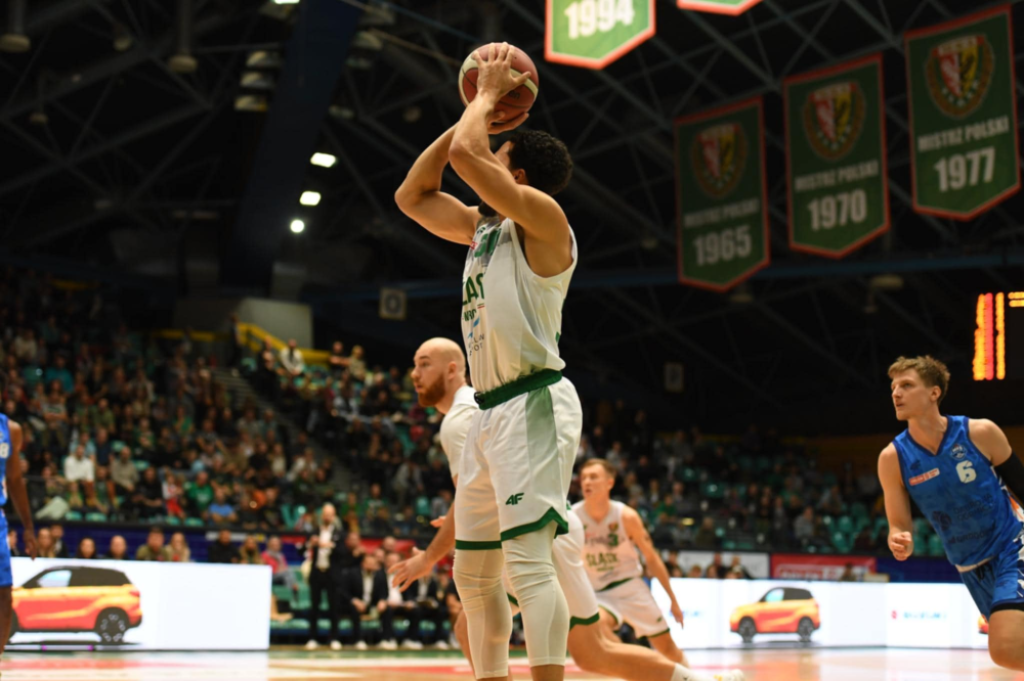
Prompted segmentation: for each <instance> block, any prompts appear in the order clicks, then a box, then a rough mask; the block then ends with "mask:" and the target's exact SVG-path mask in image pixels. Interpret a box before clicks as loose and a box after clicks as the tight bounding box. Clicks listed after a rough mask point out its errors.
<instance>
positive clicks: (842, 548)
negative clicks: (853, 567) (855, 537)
mask: <svg viewBox="0 0 1024 681" xmlns="http://www.w3.org/2000/svg"><path fill="white" fill-rule="evenodd" d="M832 546H834V547H835V549H836V551H838V552H839V553H849V552H850V551H851V550H852V549H853V542H851V541H850V536H849V535H847V534H846V533H844V532H836V533H834V534H833V535H832Z"/></svg>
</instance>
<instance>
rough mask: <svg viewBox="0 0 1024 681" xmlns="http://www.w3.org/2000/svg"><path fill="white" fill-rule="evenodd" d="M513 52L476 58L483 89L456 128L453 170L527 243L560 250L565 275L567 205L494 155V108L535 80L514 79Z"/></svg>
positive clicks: (569, 255)
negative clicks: (515, 227) (519, 180)
mask: <svg viewBox="0 0 1024 681" xmlns="http://www.w3.org/2000/svg"><path fill="white" fill-rule="evenodd" d="M512 49H514V48H510V47H509V46H508V45H503V46H502V47H501V48H500V50H499V49H498V48H497V47H494V46H492V51H491V54H490V55H487V54H484V55H481V53H480V52H479V51H477V52H476V53H474V54H475V56H476V59H477V64H478V65H479V66H478V68H479V74H480V75H479V76H478V78H477V88H478V90H477V95H476V98H475V99H474V100H473V101H472V102H470V104H469V106H468V107H466V111H465V112H464V113H463V114H462V120H460V121H459V124H458V125H457V126H456V130H455V139H454V140H453V141H452V146H451V151H450V153H451V164H452V169H453V170H455V172H456V173H458V175H459V177H461V178H462V179H463V180H465V181H466V184H468V185H469V186H470V187H472V188H473V191H475V192H476V193H477V195H478V196H480V199H481V200H482V201H484V202H485V203H486V204H487V205H489V206H491V207H492V208H493V209H494V210H496V211H497V212H498V213H500V214H501V215H504V216H505V217H508V218H512V220H513V221H515V223H516V224H517V225H519V226H520V227H522V228H523V231H524V232H525V234H526V237H527V239H530V240H534V241H537V242H540V243H544V244H550V245H554V248H555V251H556V253H557V255H558V258H557V259H558V260H560V261H564V262H563V264H562V266H561V268H558V269H557V272H561V271H564V270H565V269H566V268H567V267H568V266H569V264H571V262H572V242H571V239H570V237H569V222H568V220H567V219H566V217H565V213H564V212H563V211H562V208H561V206H559V205H558V202H556V201H555V200H554V199H553V198H552V197H550V196H548V195H547V194H545V193H544V192H542V191H539V190H537V189H534V188H533V187H530V186H528V185H522V184H518V183H517V182H516V180H515V178H514V177H513V176H512V173H510V172H509V169H508V168H506V167H505V166H504V165H502V163H501V161H499V160H498V158H497V157H496V156H495V155H494V154H493V153H491V146H490V138H489V132H491V131H493V130H494V126H493V123H494V121H496V120H498V119H497V118H496V114H495V111H494V107H495V105H496V104H497V103H498V100H500V99H501V97H502V96H503V95H504V94H505V93H506V92H509V91H511V90H514V89H515V88H517V87H519V86H520V85H522V84H523V83H524V82H526V79H527V78H528V77H529V74H528V73H524V74H522V75H520V76H517V77H515V78H513V77H512V72H511V68H512V66H511V65H512ZM522 120H525V118H523V117H522V116H520V117H519V118H517V119H516V120H515V121H508V122H507V123H506V124H505V128H506V129H510V128H512V127H516V126H518V125H519V124H520V123H521V122H522ZM527 181H529V178H527ZM528 255H529V254H528ZM534 260H535V258H531V260H530V264H531V266H533V267H536V265H537V263H535V262H534ZM545 269H547V268H545ZM557 272H555V273H557ZM540 274H541V275H542V276H549V275H547V274H546V273H540Z"/></svg>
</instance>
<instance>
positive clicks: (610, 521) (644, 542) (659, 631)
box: [573, 459, 686, 664]
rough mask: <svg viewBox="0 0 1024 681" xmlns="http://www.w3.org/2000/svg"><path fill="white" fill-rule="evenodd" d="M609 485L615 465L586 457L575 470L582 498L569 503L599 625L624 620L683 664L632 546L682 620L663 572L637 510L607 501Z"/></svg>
mask: <svg viewBox="0 0 1024 681" xmlns="http://www.w3.org/2000/svg"><path fill="white" fill-rule="evenodd" d="M614 486H615V468H614V467H613V466H612V465H611V464H610V463H608V462H607V461H605V460H603V459H591V460H589V461H587V462H586V463H585V464H584V465H583V468H582V469H581V470H580V487H581V488H582V490H583V501H580V502H578V503H576V505H574V506H573V510H574V511H576V513H577V514H578V515H579V517H580V520H582V521H583V530H584V533H585V535H586V544H585V545H584V548H583V555H584V559H585V565H586V568H587V575H588V576H589V577H590V584H591V586H593V587H594V591H595V592H596V593H597V601H598V603H599V604H600V606H601V609H602V610H603V612H602V614H601V623H602V625H603V626H606V627H608V630H609V631H611V630H612V629H613V628H617V627H618V626H619V625H621V624H622V623H623V622H627V623H629V626H631V627H633V629H634V630H635V631H636V634H637V636H641V637H644V636H646V637H647V640H648V641H650V642H651V646H653V647H654V648H655V649H656V650H657V651H658V652H660V653H661V654H662V655H664V656H665V657H667V658H668V659H670V660H674V661H676V662H683V664H685V659H686V658H685V656H684V655H683V652H682V651H681V650H679V648H678V647H676V644H675V642H674V641H673V640H672V636H671V635H670V634H669V629H668V623H667V622H666V621H665V617H664V616H663V615H662V613H661V609H660V608H658V604H657V603H655V602H654V596H653V595H651V591H650V589H648V588H647V585H646V584H645V583H644V581H643V579H641V577H642V576H643V573H644V571H643V567H642V566H641V565H640V559H639V555H638V553H637V549H638V548H639V549H640V553H642V554H643V556H644V561H645V562H646V563H647V569H648V570H649V571H650V573H651V576H652V577H654V578H655V579H657V580H658V581H659V582H661V585H662V586H663V587H664V588H665V592H666V593H668V595H669V597H670V598H671V599H672V616H673V617H675V619H676V621H677V622H679V624H682V623H683V611H682V610H681V609H680V608H679V603H677V602H676V597H675V594H674V593H672V586H671V584H670V583H669V576H668V570H667V569H666V568H665V563H663V562H662V560H661V556H659V555H658V551H657V549H655V548H654V542H653V541H651V535H650V534H649V533H648V532H647V529H646V528H645V527H644V521H643V520H642V519H641V518H640V516H639V515H638V514H637V512H636V511H634V510H633V509H631V508H630V507H629V506H626V505H625V504H623V503H622V502H621V501H613V500H612V498H611V493H612V487H614Z"/></svg>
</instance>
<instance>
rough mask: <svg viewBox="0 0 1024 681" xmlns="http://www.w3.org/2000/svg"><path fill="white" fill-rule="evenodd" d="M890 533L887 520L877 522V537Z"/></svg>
mask: <svg viewBox="0 0 1024 681" xmlns="http://www.w3.org/2000/svg"><path fill="white" fill-rule="evenodd" d="M888 531H889V521H888V520H887V519H885V518H878V519H877V520H875V535H876V536H877V535H878V534H880V533H882V532H888Z"/></svg>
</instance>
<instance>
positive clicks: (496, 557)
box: [453, 549, 512, 679]
mask: <svg viewBox="0 0 1024 681" xmlns="http://www.w3.org/2000/svg"><path fill="white" fill-rule="evenodd" d="M503 564H504V560H503V558H502V554H501V551H499V550H497V549H492V550H487V551H466V550H461V551H456V553H455V566H454V570H453V574H454V577H455V586H456V587H458V589H459V596H460V598H462V610H463V612H464V613H465V614H466V622H467V624H468V627H469V647H470V653H471V655H472V657H473V668H474V669H473V670H474V673H475V674H476V678H478V679H486V678H495V677H498V678H500V677H505V676H508V639H509V637H510V636H511V635H512V610H511V609H510V607H509V603H508V596H506V595H505V588H504V586H503V585H502V583H501V569H502V566H503Z"/></svg>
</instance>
